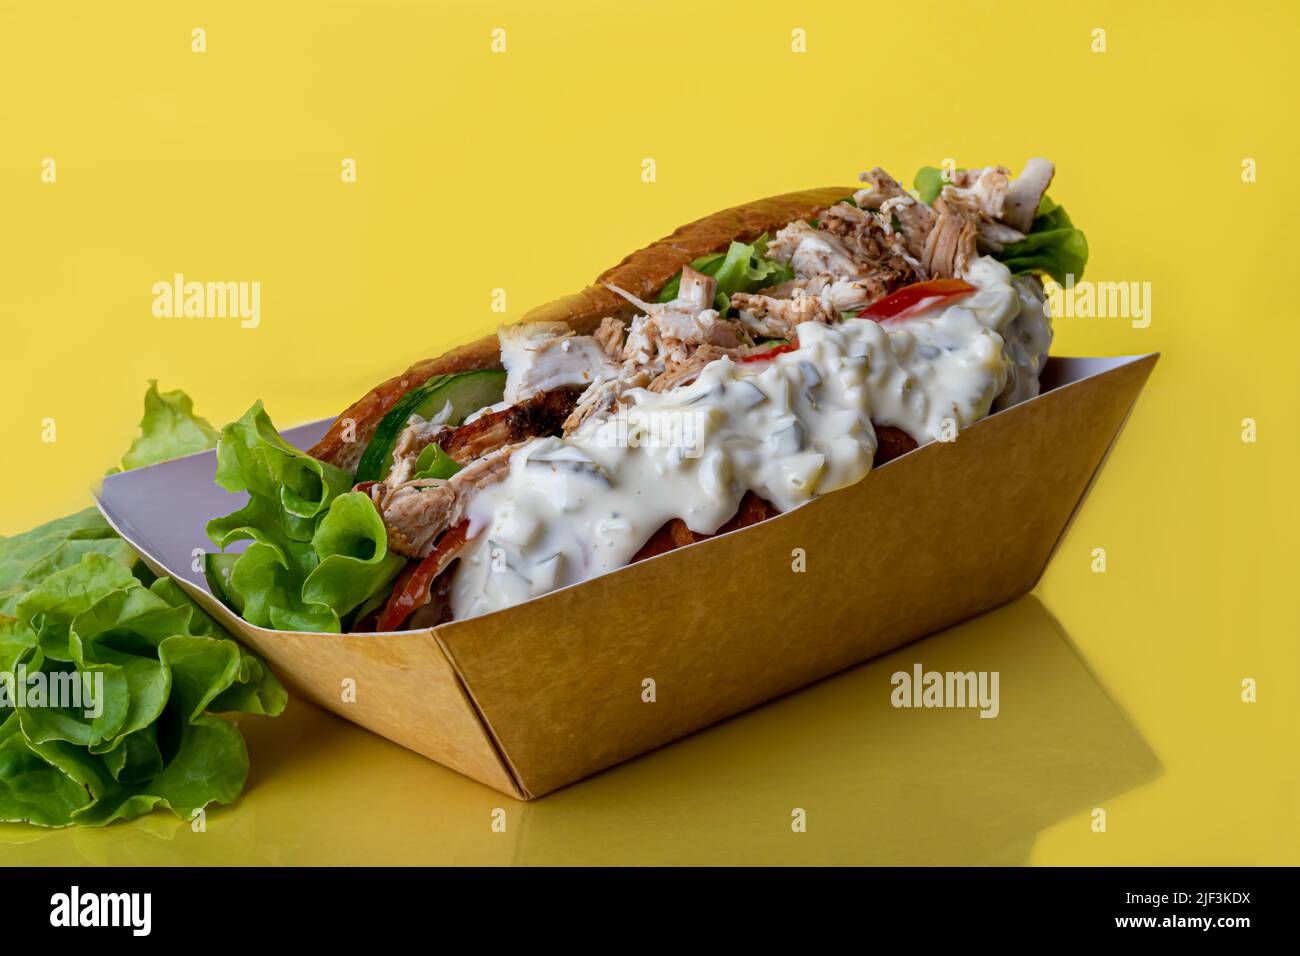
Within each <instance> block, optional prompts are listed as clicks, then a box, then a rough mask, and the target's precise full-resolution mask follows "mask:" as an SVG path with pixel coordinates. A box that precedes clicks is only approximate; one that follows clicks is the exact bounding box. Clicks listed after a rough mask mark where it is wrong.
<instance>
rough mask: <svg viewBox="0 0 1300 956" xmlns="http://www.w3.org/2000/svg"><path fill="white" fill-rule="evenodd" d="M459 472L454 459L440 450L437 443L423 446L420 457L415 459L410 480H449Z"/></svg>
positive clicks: (458, 466)
mask: <svg viewBox="0 0 1300 956" xmlns="http://www.w3.org/2000/svg"><path fill="white" fill-rule="evenodd" d="M458 471H460V465H459V464H458V463H457V461H456V459H455V458H452V457H451V455H449V454H447V453H446V452H445V451H443V450H442V447H441V446H440V445H439V444H438V443H437V442H433V443H432V444H429V445H425V446H424V450H423V451H421V452H420V457H419V458H417V459H415V470H414V471H412V472H411V478H412V480H414V479H416V478H450V477H451V476H452V475H454V474H456V472H458Z"/></svg>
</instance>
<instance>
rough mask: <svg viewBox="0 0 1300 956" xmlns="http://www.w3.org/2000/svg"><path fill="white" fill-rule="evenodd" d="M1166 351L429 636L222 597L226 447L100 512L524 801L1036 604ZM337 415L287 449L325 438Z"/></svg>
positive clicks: (392, 716) (324, 674)
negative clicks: (291, 617) (1049, 566)
mask: <svg viewBox="0 0 1300 956" xmlns="http://www.w3.org/2000/svg"><path fill="white" fill-rule="evenodd" d="M1155 361H1156V356H1154V355H1150V356H1143V357H1136V358H1118V359H1053V360H1052V361H1051V362H1050V363H1049V366H1048V368H1047V370H1046V371H1045V372H1044V385H1045V388H1047V389H1048V391H1046V392H1045V393H1044V394H1043V395H1041V396H1040V397H1038V398H1037V399H1034V400H1033V401H1030V402H1026V403H1024V404H1022V405H1019V406H1017V407H1015V408H1013V409H1010V410H1008V411H1005V412H1001V413H999V414H997V415H993V416H991V417H990V418H988V419H986V420H984V421H981V422H978V423H976V424H975V425H974V426H972V427H971V428H969V429H966V430H965V431H963V432H962V433H961V436H960V437H959V439H958V440H957V441H955V442H952V443H948V444H940V443H932V444H930V445H927V446H925V447H923V448H919V449H917V450H916V451H914V452H912V453H910V454H908V455H905V456H903V457H902V458H899V459H897V460H895V461H893V462H891V463H890V464H888V465H886V466H884V467H882V468H881V469H879V470H878V471H876V472H873V473H872V474H871V475H869V476H868V477H867V478H866V479H865V480H863V481H861V482H859V483H858V484H856V485H853V486H851V487H849V488H845V489H842V490H840V491H837V492H834V493H832V494H829V495H826V496H824V497H822V498H819V499H817V500H815V501H813V502H811V503H810V504H808V505H806V506H805V507H802V508H799V509H797V510H795V511H792V512H789V513H788V514H784V515H781V516H779V517H777V518H775V519H773V520H771V521H768V522H764V523H763V524H761V525H758V526H755V527H752V528H747V529H745V530H743V531H739V532H736V533H734V534H728V535H721V536H719V537H717V538H713V539H710V540H708V541H704V542H701V543H699V544H696V545H692V546H690V547H688V548H683V549H680V550H678V551H674V552H671V553H669V554H666V555H662V556H660V557H658V558H654V559H651V560H649V561H644V562H641V563H639V564H637V565H634V566H632V567H628V568H624V569H622V570H620V571H617V572H615V573H613V574H609V575H606V576H604V577H601V578H597V579H595V580H592V581H588V582H585V583H583V584H580V585H576V586H574V587H570V588H565V589H563V590H561V591H556V592H554V593H552V594H548V595H545V596H543V597H541V598H538V599H536V600H534V601H531V602H528V603H527V604H523V605H519V606H517V607H513V608H508V609H506V610H504V611H500V612H497V613H495V614H490V615H486V616H484V617H480V618H475V619H472V620H468V621H458V622H453V623H451V624H447V625H443V626H442V627H439V628H435V629H433V630H431V631H428V630H426V631H418V632H407V633H402V634H384V635H337V634H334V635H320V634H300V633H290V632H282V631H270V630H265V629H263V628H257V627H252V626H250V625H248V624H246V623H245V622H243V621H242V620H240V619H239V618H237V617H236V616H234V615H232V614H231V613H230V612H229V611H227V610H226V609H225V608H224V607H223V606H222V605H220V604H219V603H218V602H216V601H215V600H213V599H212V597H211V595H210V594H208V593H207V591H206V589H205V588H204V586H203V584H202V575H201V573H200V572H199V571H197V570H195V569H196V568H197V567H198V562H197V560H196V559H195V553H196V551H198V550H201V549H204V548H205V547H208V546H209V544H208V542H207V539H206V538H205V536H204V533H203V527H204V524H205V523H206V521H207V520H208V519H209V518H211V517H213V516H215V515H219V514H226V513H228V512H230V511H231V510H233V509H234V508H235V507H236V506H238V504H239V500H238V499H237V498H235V497H234V496H231V495H228V494H227V493H225V492H223V491H222V490H221V489H219V488H217V487H216V486H215V485H213V484H212V475H213V473H214V469H215V456H214V454H213V453H212V452H206V453H204V454H201V455H194V456H191V457H189V458H184V459H180V460H178V461H173V462H167V463H164V464H161V465H155V466H153V467H151V468H146V469H141V470H138V471H130V472H125V473H122V474H119V475H114V476H111V477H109V478H108V479H106V480H105V482H104V485H103V488H102V490H101V492H100V495H99V503H100V508H101V510H103V512H104V514H105V516H106V517H107V518H108V520H109V521H110V522H112V524H113V526H114V527H115V528H116V529H117V530H118V531H119V532H121V534H122V535H123V537H125V538H126V539H127V540H128V541H129V542H130V543H131V544H132V545H133V546H134V547H136V548H137V549H138V550H139V551H140V552H141V554H142V555H144V557H145V559H146V560H147V561H148V562H149V563H150V565H151V566H153V567H154V568H155V570H158V571H160V572H163V573H167V574H170V575H172V576H173V577H176V578H177V579H178V580H180V581H181V583H182V584H183V585H184V586H185V587H186V589H187V590H189V591H190V592H191V593H192V594H193V595H194V596H195V597H196V599H198V600H199V601H201V602H202V603H203V604H204V606H205V607H207V608H209V610H211V611H212V613H214V614H216V615H218V616H219V617H220V618H221V619H222V620H223V621H224V622H225V623H226V624H227V626H228V627H230V628H231V629H232V630H235V631H237V632H238V633H240V634H242V635H243V636H244V638H245V639H246V640H247V641H248V643H249V644H250V645H252V646H253V647H255V648H256V649H257V650H258V651H260V652H261V653H262V654H263V655H265V656H266V657H267V658H268V659H270V661H271V662H272V663H273V664H275V665H276V667H277V669H278V670H279V672H280V673H281V674H282V675H283V676H284V677H285V678H286V679H287V680H288V681H289V682H290V683H291V684H292V685H293V686H294V687H295V688H296V689H297V690H298V691H299V693H301V694H303V695H304V696H306V697H308V698H309V699H311V700H313V701H315V702H317V703H319V704H320V705H321V706H323V707H326V708H327V709H329V710H332V711H334V712H336V713H338V714H341V715H342V716H344V717H346V718H347V719H349V720H352V721H355V722H356V723H358V724H361V725H362V726H364V727H368V728H369V729H371V730H374V731H375V732H377V733H380V734H383V735H384V736H386V737H389V738H391V739H392V740H395V741H397V742H398V743H400V744H403V745H404V746H407V747H410V748H411V749H413V750H416V751H418V752H419V753H422V754H425V755H426V756H428V757H431V758H432V759H434V760H437V761H439V762H441V763H444V764H446V765H448V766H450V767H453V768H454V769H456V770H459V771H461V772H462V773H465V774H467V775H468V776H471V777H473V778H475V779H476V780H480V781H482V782H483V783H486V784H488V785H490V786H493V787H495V788H497V789H499V790H502V791H504V792H506V793H510V794H513V795H515V796H517V797H521V798H524V799H527V798H529V797H534V796H539V795H541V794H544V793H547V792H549V791H551V790H554V789H556V788H557V787H561V786H563V785H565V784H567V783H571V782H573V781H574V780H577V779H580V778H581V777H584V776H586V775H588V774H590V773H594V772H595V771H597V770H600V769H602V768H604V767H608V766H610V765H612V764H615V763H618V762H619V761H622V760H626V759H627V758H629V757H632V756H635V755H637V754H639V753H643V752H645V751H647V750H650V749H652V748H654V747H657V746H659V745H660V744H663V743H667V742H668V741H670V740H674V739H676V738H677V737H680V736H682V735H684V734H687V733H690V732H691V731H693V730H696V729H699V728H700V727H704V726H706V725H708V724H711V723H713V722H715V721H718V720H720V719H722V718H724V717H727V716H729V715H731V714H734V713H737V712H738V711H741V710H744V709H746V708H748V707H751V706H753V705H755V704H758V703H762V702H763V701H765V700H770V699H771V698H773V697H775V696H778V695H780V694H783V693H785V692H787V691H790V690H793V689H795V688H798V687H801V686H803V685H805V684H807V683H810V682H811V681H814V680H817V679H818V678H821V677H825V676H826V675H828V674H832V673H835V672H836V671H839V670H842V669H844V668H846V667H849V666H850V665H852V664H855V663H858V662H860V661H863V660H866V659H868V658H870V657H874V656H876V655H878V654H882V653H884V652H886V651H888V650H891V649H893V648H895V647H898V646H899V645H900V644H903V643H906V642H907V641H910V640H913V639H915V638H917V637H920V636H922V635H924V634H928V633H930V632H932V631H934V630H936V629H938V628H941V627H944V626H946V625H949V624H952V623H954V622H956V621H960V620H963V619H965V618H968V617H971V616H972V615H975V614H979V613H980V612H982V611H985V610H988V609H989V608H992V607H995V606H997V605H999V604H1002V603H1004V602H1006V601H1008V600H1010V599H1011V598H1014V597H1016V596H1018V595H1020V594H1023V593H1025V592H1027V591H1028V590H1029V589H1030V588H1032V587H1033V585H1034V583H1035V582H1036V581H1037V580H1038V577H1039V575H1040V574H1041V572H1042V570H1043V567H1044V565H1045V564H1046V561H1047V559H1048V557H1049V555H1050V553H1051V551H1052V549H1053V547H1054V545H1055V543H1056V542H1057V540H1058V539H1059V538H1060V536H1061V534H1062V532H1063V531H1064V529H1065V526H1066V524H1067V523H1068V521H1069V519H1070V516H1071V515H1072V514H1073V512H1074V510H1075V508H1076V507H1077V506H1078V504H1079V502H1080V501H1081V500H1082V497H1083V495H1084V493H1085V491H1086V489H1087V486H1088V483H1089V481H1090V480H1091V478H1092V476H1093V475H1094V474H1095V473H1096V471H1097V469H1098V467H1099V466H1100V464H1101V462H1102V460H1103V459H1104V457H1105V454H1106V452H1107V450H1108V449H1109V447H1110V445H1111V443H1112V442H1113V441H1114V439H1115V437H1116V436H1117V435H1118V433H1119V430H1120V428H1121V426H1122V425H1123V422H1124V419H1125V417H1126V416H1127V414H1128V411H1129V409H1130V408H1131V407H1132V405H1133V402H1134V401H1135V400H1136V398H1137V395H1138V393H1139V392H1140V391H1141V388H1142V385H1143V383H1144V382H1145V381H1146V378H1147V376H1148V375H1149V374H1150V371H1151V368H1152V366H1153V365H1154V364H1155ZM326 424H327V423H325V422H318V423H316V424H314V425H308V426H303V427H302V428H300V429H295V430H293V431H291V432H288V433H287V437H288V438H289V439H290V440H291V441H294V442H296V443H298V444H299V445H303V446H305V445H307V444H310V443H311V442H312V441H313V440H314V439H315V438H316V437H317V436H318V435H319V434H320V433H321V432H322V431H323V429H324V427H325V425H326ZM795 549H802V553H803V554H804V555H806V570H805V571H803V572H802V573H794V572H793V571H792V559H791V556H792V553H793V552H794V551H795ZM349 678H350V679H352V680H353V681H355V683H356V700H355V701H353V702H345V701H344V700H343V699H342V697H343V694H342V692H341V691H342V687H343V684H344V682H345V681H346V680H348V679H349ZM647 678H652V679H653V680H654V681H655V689H656V693H655V696H656V700H655V702H654V703H646V702H645V701H644V700H643V699H642V690H643V681H645V680H646V679H647Z"/></svg>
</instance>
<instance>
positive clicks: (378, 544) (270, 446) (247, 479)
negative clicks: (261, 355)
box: [207, 402, 405, 631]
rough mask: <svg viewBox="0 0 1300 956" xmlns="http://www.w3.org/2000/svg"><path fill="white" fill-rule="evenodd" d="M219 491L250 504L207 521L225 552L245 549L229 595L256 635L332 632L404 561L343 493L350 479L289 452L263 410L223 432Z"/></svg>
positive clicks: (374, 521)
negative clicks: (260, 631)
mask: <svg viewBox="0 0 1300 956" xmlns="http://www.w3.org/2000/svg"><path fill="white" fill-rule="evenodd" d="M216 480H217V484H219V485H221V486H222V487H223V488H225V489H226V490H228V491H234V492H240V491H244V492H247V493H248V503H247V504H245V505H244V507H242V508H240V509H239V510H238V511H235V512H234V513H232V514H229V515H226V516H225V517H222V518H214V519H213V520H212V521H210V522H208V528H207V531H208V537H210V538H211V539H212V540H213V542H214V543H215V544H216V545H217V547H219V548H222V549H223V550H224V549H225V548H227V547H228V546H229V545H231V544H232V543H234V542H236V541H249V542H251V543H250V544H249V545H248V547H247V548H246V550H245V551H244V552H243V553H242V554H241V555H240V556H239V557H238V558H237V559H236V560H235V563H234V565H233V567H232V568H231V570H230V579H229V582H228V585H227V587H228V588H229V589H230V590H231V591H233V592H234V593H235V594H236V595H237V596H238V598H239V600H240V601H242V602H243V605H244V608H243V612H242V613H243V617H244V619H245V620H247V621H248V622H249V623H251V624H256V625H258V626H259V627H273V628H276V629H279V630H288V631H339V630H341V629H342V617H343V616H344V615H346V614H347V613H348V612H349V611H352V610H353V609H355V608H357V607H358V606H360V605H361V604H363V603H365V602H366V601H368V600H369V599H370V598H372V597H373V596H374V595H375V594H376V593H377V592H379V591H380V590H382V589H383V588H385V587H387V586H388V585H389V584H390V583H391V582H392V580H393V578H395V577H396V576H397V573H398V571H400V570H401V568H402V566H403V564H404V563H405V559H404V558H402V557H401V556H399V555H395V554H392V553H391V552H389V550H388V535H387V532H386V531H385V529H384V524H383V521H382V519H381V518H380V517H379V514H378V512H376V511H375V507H374V505H373V504H372V503H371V502H370V499H369V498H367V497H366V496H365V495H364V494H362V493H360V492H352V491H350V489H351V486H352V476H351V475H349V474H348V473H347V472H345V471H343V470H342V469H340V468H336V467H334V466H333V465H330V464H327V463H326V462H323V461H319V460H318V459H315V458H312V457H311V456H310V455H308V454H306V453H305V452H302V451H299V450H298V449H297V448H294V447H293V446H292V445H290V444H289V443H288V442H286V441H285V440H284V439H283V438H281V437H280V434H279V432H277V431H276V429H275V425H274V424H272V422H271V419H270V417H269V416H268V415H267V414H266V411H265V409H263V407H262V403H261V402H257V403H256V404H254V405H253V407H252V408H250V409H249V410H248V411H247V412H246V413H245V414H244V416H243V417H242V418H240V419H239V421H237V422H233V423H231V424H229V425H227V426H226V427H225V428H224V429H222V432H221V440H220V443H219V444H218V445H217V478H216Z"/></svg>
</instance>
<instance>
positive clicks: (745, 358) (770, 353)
mask: <svg viewBox="0 0 1300 956" xmlns="http://www.w3.org/2000/svg"><path fill="white" fill-rule="evenodd" d="M798 348H799V346H798V345H794V344H791V345H774V346H772V347H771V348H770V349H764V350H763V351H762V352H754V353H753V354H752V355H742V356H741V357H740V358H738V359H736V361H737V362H766V361H767V360H768V359H773V358H776V357H777V356H778V355H780V354H781V353H783V352H793V351H795V350H796V349H798Z"/></svg>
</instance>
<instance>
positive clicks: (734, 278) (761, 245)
mask: <svg viewBox="0 0 1300 956" xmlns="http://www.w3.org/2000/svg"><path fill="white" fill-rule="evenodd" d="M691 268H692V269H694V270H695V271H696V272H702V273H704V274H705V275H707V276H713V277H714V278H715V279H717V281H718V289H717V293H716V305H717V308H718V311H719V312H721V313H722V314H723V315H725V314H726V312H727V309H728V308H729V307H730V301H731V296H733V295H734V294H735V293H737V292H757V291H758V290H759V289H764V288H766V287H768V286H771V285H778V284H779V283H782V282H788V281H789V280H791V279H793V278H794V270H792V269H791V268H790V267H789V266H788V265H786V264H785V263H783V262H777V261H776V260H774V259H769V258H768V257H767V234H766V233H764V234H763V235H761V236H759V237H758V238H757V239H755V240H754V241H753V242H751V243H748V244H746V243H743V242H735V241H733V242H732V243H731V245H730V246H728V247H727V251H726V252H715V253H713V254H712V255H707V256H701V257H700V258H698V259H696V260H694V261H693V262H691ZM681 285H682V274H681V273H680V272H679V273H677V275H675V276H673V278H672V279H670V280H669V281H668V284H667V285H666V286H664V289H663V291H662V292H660V293H659V298H658V300H657V301H659V302H671V301H672V300H673V299H675V298H677V293H678V292H679V291H680V290H681Z"/></svg>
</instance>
